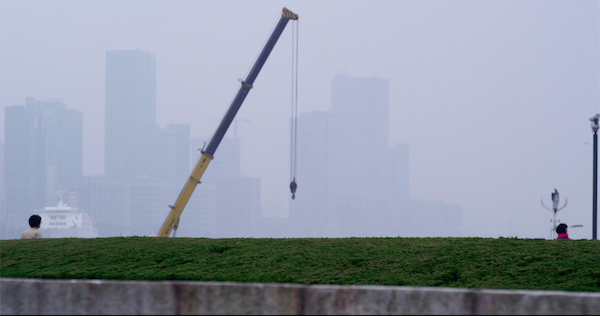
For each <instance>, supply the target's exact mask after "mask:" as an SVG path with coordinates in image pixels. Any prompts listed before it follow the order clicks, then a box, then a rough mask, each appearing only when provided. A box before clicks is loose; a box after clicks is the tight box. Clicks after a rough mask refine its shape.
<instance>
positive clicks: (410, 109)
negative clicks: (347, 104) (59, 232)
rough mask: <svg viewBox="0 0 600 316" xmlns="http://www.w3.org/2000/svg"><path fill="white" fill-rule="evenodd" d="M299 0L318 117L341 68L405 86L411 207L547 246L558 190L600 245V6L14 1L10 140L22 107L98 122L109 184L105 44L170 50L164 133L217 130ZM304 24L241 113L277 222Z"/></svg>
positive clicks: (87, 164) (398, 89) (578, 232)
mask: <svg viewBox="0 0 600 316" xmlns="http://www.w3.org/2000/svg"><path fill="white" fill-rule="evenodd" d="M284 6H285V7H288V8H289V9H290V10H292V11H294V12H295V13H297V14H298V15H299V16H300V19H299V91H298V106H299V111H300V112H307V111H314V110H329V109H330V107H331V80H332V78H333V77H334V76H335V74H337V73H345V74H348V75H350V76H368V77H371V76H377V77H381V78H386V79H388V80H389V85H390V135H389V139H390V142H391V143H406V144H409V145H410V151H411V155H410V160H411V166H410V174H411V179H410V185H411V197H413V198H422V199H441V200H444V201H445V202H448V203H457V204H461V205H462V206H463V210H464V211H463V224H464V231H465V234H466V235H468V236H492V237H496V236H518V237H535V238H547V237H549V235H550V232H549V229H550V227H551V223H550V221H549V220H550V219H551V218H552V217H551V212H549V211H547V210H545V209H543V208H542V206H541V205H540V198H541V196H542V194H544V193H546V194H548V196H549V192H550V190H552V189H553V188H557V189H558V190H559V191H560V192H563V193H565V194H567V195H568V197H569V205H568V206H567V208H565V209H564V210H563V211H561V212H560V213H559V218H560V219H561V220H562V221H563V222H566V223H567V224H570V225H573V224H583V225H584V227H583V228H573V229H571V230H570V231H569V233H570V235H571V236H572V237H574V238H591V217H592V147H591V143H592V133H591V128H590V122H589V120H588V119H589V118H590V117H591V116H593V115H594V114H595V113H600V80H599V73H600V67H599V59H600V58H599V56H600V45H599V42H600V32H599V28H600V23H599V21H600V19H599V16H600V10H599V7H600V6H599V2H598V1H583V0H578V1H551V0H544V1H507V0H502V1H423V0H421V1H373V0H369V1H322V0H321V1H306V0H303V1H177V0H174V1H173V0H171V1H166V0H164V1H148V0H143V1H133V0H130V1H108V0H102V1H92V0H85V1H56V0H44V1H23V0H19V1H7V0H1V1H0V105H1V106H2V111H1V112H0V124H2V128H1V129H0V133H1V138H2V139H3V138H4V107H6V106H11V105H15V104H24V102H25V98H26V97H28V96H30V97H34V98H37V99H62V100H64V102H65V103H66V104H67V107H70V108H75V109H78V110H80V111H82V112H83V114H84V166H83V167H84V175H91V174H102V173H103V170H104V166H103V164H104V74H105V51H106V50H114V49H138V48H139V49H141V50H149V51H150V52H152V53H154V54H155V55H156V60H157V76H158V78H157V121H158V123H159V124H161V126H163V127H164V126H165V125H166V124H168V123H170V122H178V123H185V124H190V125H191V130H192V137H203V136H204V137H206V136H211V135H212V132H213V131H214V130H215V129H216V126H217V124H218V123H219V121H220V120H221V118H222V116H223V114H224V113H225V111H226V109H227V108H228V106H229V104H230V102H231V100H232V99H233V97H234V95H235V93H236V92H237V90H238V88H239V82H238V81H237V79H238V78H245V76H246V74H247V72H248V71H249V69H250V67H251V66H252V65H253V63H254V61H255V59H256V57H257V55H258V53H259V51H260V50H261V49H262V47H263V45H264V43H265V41H266V39H267V37H268V36H269V35H270V32H271V30H272V28H273V26H274V25H275V23H276V22H277V21H278V19H279V17H280V14H281V9H282V8H283V7H284ZM290 26H291V25H289V24H288V27H287V29H286V30H285V32H284V33H283V34H282V37H281V39H280V40H279V42H278V43H277V45H276V47H275V49H274V50H273V52H272V54H271V56H270V57H269V59H268V60H267V62H266V64H265V66H264V68H263V70H262V72H261V73H260V74H259V76H258V79H257V80H256V82H255V85H254V89H252V90H251V91H250V94H249V96H248V98H247V99H246V101H245V102H244V104H243V106H242V108H241V110H240V112H239V113H238V116H237V117H238V118H241V119H249V122H242V123H240V124H239V126H238V129H239V132H238V133H239V136H240V138H241V141H242V173H243V174H244V175H247V176H254V177H260V178H261V179H262V180H261V181H262V201H263V207H265V210H264V212H265V213H266V214H267V215H279V216H285V215H286V212H287V203H288V201H289V192H288V190H289V189H288V184H289V182H288V180H289V179H288V177H289V118H290V99H291V97H290V93H291V55H292V49H291V48H292V45H291V44H292V33H291V27H290ZM229 135H231V133H230V134H229ZM298 137H302V132H301V126H299V135H298ZM586 142H587V144H586ZM373 154H374V155H376V154H383V153H373ZM215 159H218V150H217V155H216V158H215ZM299 179H301V175H299ZM365 185H368V184H365ZM200 189H201V188H200ZM301 190H302V183H301V180H299V189H298V194H301ZM174 198H175V197H174Z"/></svg>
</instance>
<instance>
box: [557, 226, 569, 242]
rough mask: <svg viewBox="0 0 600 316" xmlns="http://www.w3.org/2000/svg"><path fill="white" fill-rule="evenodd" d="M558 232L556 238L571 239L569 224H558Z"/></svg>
mask: <svg viewBox="0 0 600 316" xmlns="http://www.w3.org/2000/svg"><path fill="white" fill-rule="evenodd" d="M556 233H557V234H558V236H557V237H556V239H569V234H567V224H564V223H563V224H560V225H558V226H556Z"/></svg>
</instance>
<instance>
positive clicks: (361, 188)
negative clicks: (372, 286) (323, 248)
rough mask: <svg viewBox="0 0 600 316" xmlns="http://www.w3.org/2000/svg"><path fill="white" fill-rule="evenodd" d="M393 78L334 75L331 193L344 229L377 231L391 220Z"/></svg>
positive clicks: (347, 231)
mask: <svg viewBox="0 0 600 316" xmlns="http://www.w3.org/2000/svg"><path fill="white" fill-rule="evenodd" d="M388 85H389V84H388V80H387V79H381V78H366V77H350V76H347V75H336V76H335V77H334V78H333V80H332V104H331V112H332V113H331V129H330V141H329V148H330V156H329V159H330V163H329V173H330V178H329V179H330V183H329V185H330V186H329V188H330V192H329V194H330V198H331V200H332V202H331V203H332V205H333V207H334V208H335V214H336V217H337V219H338V220H339V222H340V225H341V229H342V232H343V233H344V234H346V235H355V236H377V235H380V234H381V225H383V224H386V223H387V222H389V219H388V218H387V215H388V214H389V209H390V206H389V197H388V196H387V192H388V185H389V183H388V174H387V172H388V168H387V167H388V163H389V160H388V155H387V153H388V149H389V143H388V134H389V128H388V120H389V114H388V113H389V91H388V90H389V88H388Z"/></svg>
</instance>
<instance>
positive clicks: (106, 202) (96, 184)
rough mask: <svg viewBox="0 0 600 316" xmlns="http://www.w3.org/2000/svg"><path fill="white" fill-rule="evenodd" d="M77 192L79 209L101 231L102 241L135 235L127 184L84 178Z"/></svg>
mask: <svg viewBox="0 0 600 316" xmlns="http://www.w3.org/2000/svg"><path fill="white" fill-rule="evenodd" d="M77 192H78V203H79V208H80V209H81V210H82V211H83V212H86V213H87V214H89V215H90V217H91V218H92V220H93V221H94V223H95V225H96V227H98V234H99V235H100V237H114V236H126V235H129V234H130V233H131V232H130V227H131V223H130V216H129V215H130V211H129V210H130V200H129V197H130V194H129V186H128V185H127V184H125V183H123V182H116V181H109V180H107V179H106V178H105V177H103V176H84V177H83V180H82V184H81V185H80V186H79V188H78V191H77ZM134 224H137V223H134ZM156 230H157V231H158V228H156Z"/></svg>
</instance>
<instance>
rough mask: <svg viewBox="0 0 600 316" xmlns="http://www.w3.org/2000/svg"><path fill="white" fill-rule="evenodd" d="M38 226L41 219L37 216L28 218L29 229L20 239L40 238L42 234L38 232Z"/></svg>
mask: <svg viewBox="0 0 600 316" xmlns="http://www.w3.org/2000/svg"><path fill="white" fill-rule="evenodd" d="M40 225H42V218H41V217H40V216H39V215H31V217H29V229H27V230H25V231H24V232H23V233H22V234H21V239H36V238H42V233H40V232H39V231H38V229H39V228H40Z"/></svg>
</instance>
